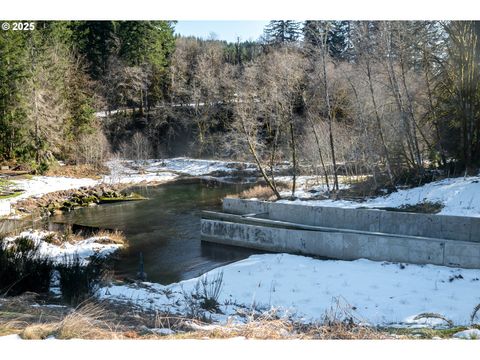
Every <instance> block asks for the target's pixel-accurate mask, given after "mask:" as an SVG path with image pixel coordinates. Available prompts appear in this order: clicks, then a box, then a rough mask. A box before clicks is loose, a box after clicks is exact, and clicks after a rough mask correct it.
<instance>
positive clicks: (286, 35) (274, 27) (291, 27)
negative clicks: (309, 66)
mask: <svg viewBox="0 0 480 360" xmlns="http://www.w3.org/2000/svg"><path fill="white" fill-rule="evenodd" d="M300 27H301V23H299V22H297V21H293V20H272V21H270V23H269V24H268V25H267V26H266V27H265V30H264V37H265V40H266V42H267V43H268V44H270V45H283V44H286V43H294V42H296V41H297V40H298V39H299V38H300V35H301V30H300Z"/></svg>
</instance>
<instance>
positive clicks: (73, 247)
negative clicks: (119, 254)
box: [0, 230, 122, 263]
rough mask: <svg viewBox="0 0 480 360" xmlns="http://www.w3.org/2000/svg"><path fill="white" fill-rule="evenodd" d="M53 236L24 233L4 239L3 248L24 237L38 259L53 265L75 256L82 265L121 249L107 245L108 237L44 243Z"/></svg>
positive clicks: (32, 232) (40, 232)
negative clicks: (30, 243)
mask: <svg viewBox="0 0 480 360" xmlns="http://www.w3.org/2000/svg"><path fill="white" fill-rule="evenodd" d="M54 234H55V233H52V232H48V231H38V230H29V231H24V232H22V233H20V234H19V235H17V236H12V237H6V238H4V239H3V241H4V242H3V246H6V247H8V246H12V245H13V244H14V243H15V240H16V239H17V238H20V237H25V238H28V239H31V240H32V241H33V243H34V245H35V246H38V253H37V254H38V256H39V257H42V258H50V259H52V260H53V261H54V262H55V263H62V262H64V261H65V260H66V259H72V258H73V257H74V256H75V255H76V256H78V258H79V260H80V261H81V262H82V263H87V262H88V258H89V257H90V256H92V255H94V254H97V255H98V256H101V257H106V256H108V255H110V254H112V253H113V252H115V251H117V250H118V249H119V248H120V247H122V245H120V244H112V243H109V242H110V241H109V239H108V237H98V236H94V237H90V238H88V239H85V240H81V241H77V242H74V243H69V242H64V243H62V244H61V245H55V244H52V243H49V242H48V241H46V238H48V237H49V236H52V235H54ZM0 246H1V245H0Z"/></svg>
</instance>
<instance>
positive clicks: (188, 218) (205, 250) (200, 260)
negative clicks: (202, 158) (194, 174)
mask: <svg viewBox="0 0 480 360" xmlns="http://www.w3.org/2000/svg"><path fill="white" fill-rule="evenodd" d="M244 188H245V185H239V184H221V185H215V186H211V185H206V184H205V183H200V182H194V183H170V184H164V185H159V186H155V187H137V188H134V189H132V191H135V192H137V193H139V194H141V195H143V196H145V197H147V198H148V200H143V201H135V202H122V203H116V204H109V205H101V206H95V207H88V208H82V209H78V210H75V211H72V212H70V213H65V214H62V215H57V216H55V217H53V218H51V221H52V222H61V223H70V224H79V225H84V226H92V227H99V228H106V229H117V230H120V231H122V232H123V233H124V235H125V236H126V238H127V241H128V248H127V249H125V250H122V251H121V253H120V254H119V256H118V259H117V260H115V261H114V271H115V275H116V276H118V277H127V278H135V277H136V274H137V272H138V270H139V257H140V253H142V254H143V258H144V270H145V272H146V273H147V281H151V282H158V283H161V284H170V283H173V282H178V281H181V280H185V279H189V278H193V277H197V276H199V275H201V274H203V273H205V272H207V271H209V270H211V269H213V268H215V267H218V266H221V265H225V264H228V263H230V262H233V261H237V260H241V259H244V258H247V257H248V256H250V255H251V254H255V253H258V251H254V250H248V249H243V248H236V247H227V246H221V245H215V244H209V243H203V242H201V240H200V213H201V211H202V210H219V209H220V208H221V199H222V198H223V197H224V196H225V195H227V194H232V193H238V192H240V191H241V190H242V189H244Z"/></svg>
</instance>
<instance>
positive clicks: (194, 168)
mask: <svg viewBox="0 0 480 360" xmlns="http://www.w3.org/2000/svg"><path fill="white" fill-rule="evenodd" d="M107 166H108V167H109V169H110V175H107V176H105V177H104V178H103V181H104V182H106V183H140V182H165V181H169V180H173V179H175V178H176V177H178V176H179V175H190V176H209V175H212V174H215V173H219V172H221V173H222V174H229V173H233V172H235V171H237V170H239V169H243V171H247V172H251V173H252V174H253V173H254V172H255V171H256V170H257V168H256V166H255V165H254V164H250V163H241V162H232V161H219V160H202V159H190V158H184V157H179V158H173V159H150V160H111V161H109V162H107Z"/></svg>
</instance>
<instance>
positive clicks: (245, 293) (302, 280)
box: [99, 254, 480, 327]
mask: <svg viewBox="0 0 480 360" xmlns="http://www.w3.org/2000/svg"><path fill="white" fill-rule="evenodd" d="M220 273H223V287H222V289H221V292H220V297H219V303H220V304H222V305H221V307H220V309H221V310H222V312H223V313H224V315H222V314H214V315H212V319H213V320H214V321H218V322H220V323H223V322H226V321H227V319H228V317H230V316H234V315H235V314H236V312H237V311H238V310H242V309H243V310H247V311H249V312H251V311H252V309H253V308H257V309H263V310H269V309H277V310H278V311H279V313H280V314H283V315H290V316H293V317H294V318H296V319H298V320H301V321H304V322H315V321H321V320H322V319H324V316H325V315H326V314H330V316H332V313H333V312H336V313H337V314H338V315H339V316H342V314H343V316H350V315H351V316H353V318H354V319H356V320H357V321H359V322H363V323H365V322H366V323H369V324H375V325H392V326H393V325H396V326H416V327H422V326H435V325H441V324H445V322H444V321H443V320H439V319H431V318H429V319H426V318H420V319H417V320H415V317H416V316H417V315H419V314H422V313H438V314H441V315H443V316H444V317H446V318H448V319H450V320H452V321H453V322H454V323H455V324H456V325H465V324H469V323H470V319H469V318H470V314H471V313H472V310H473V308H474V307H475V306H476V305H477V304H479V303H480V270H471V269H457V268H449V267H442V266H435V265H411V264H396V263H386V262H383V263H382V262H374V261H370V260H365V259H360V260H356V261H337V260H317V259H313V258H309V257H303V256H296V255H288V254H264V255H253V256H250V257H249V258H248V259H245V260H242V261H238V262H235V263H233V264H229V265H226V266H224V267H221V268H217V269H214V270H212V271H210V272H208V273H206V274H205V275H204V276H203V277H200V278H195V279H191V280H185V281H182V282H180V283H175V284H171V285H167V286H163V285H160V284H153V283H141V286H138V285H137V286H136V285H121V286H115V285H111V286H109V287H105V288H102V289H100V290H99V296H100V298H102V299H109V300H118V301H123V302H132V303H134V304H136V305H138V306H141V307H143V308H145V309H152V310H159V311H168V312H170V313H172V314H186V313H188V312H189V309H190V311H191V308H189V307H188V306H187V301H186V299H188V298H189V297H188V296H185V295H184V294H191V293H192V292H194V290H195V286H196V285H197V284H199V279H202V278H203V279H205V278H204V277H206V279H207V281H208V282H209V283H212V282H213V281H214V280H215V279H218V275H219V274H220ZM207 287H208V286H207ZM201 290H202V286H200V292H201ZM234 319H238V320H240V318H239V317H238V316H236V317H234Z"/></svg>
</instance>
